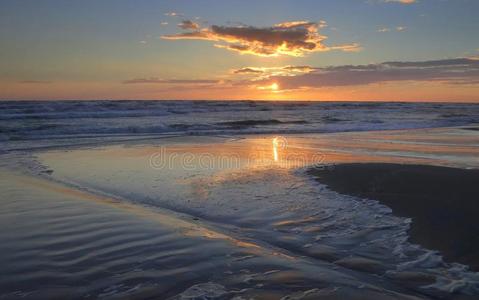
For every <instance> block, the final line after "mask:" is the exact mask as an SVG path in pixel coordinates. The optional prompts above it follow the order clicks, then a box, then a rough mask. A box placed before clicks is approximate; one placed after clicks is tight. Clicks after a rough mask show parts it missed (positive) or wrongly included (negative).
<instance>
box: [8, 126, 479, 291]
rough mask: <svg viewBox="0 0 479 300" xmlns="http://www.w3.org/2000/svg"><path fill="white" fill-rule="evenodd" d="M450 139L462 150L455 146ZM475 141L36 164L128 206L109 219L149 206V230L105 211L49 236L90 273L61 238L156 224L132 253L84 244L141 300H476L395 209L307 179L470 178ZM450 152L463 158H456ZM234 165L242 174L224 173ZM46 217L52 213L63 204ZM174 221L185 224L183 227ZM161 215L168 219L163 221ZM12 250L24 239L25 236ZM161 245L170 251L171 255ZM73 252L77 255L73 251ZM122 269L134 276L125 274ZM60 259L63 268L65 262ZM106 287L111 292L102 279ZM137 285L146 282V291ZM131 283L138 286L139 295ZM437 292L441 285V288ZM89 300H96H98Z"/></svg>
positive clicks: (299, 146) (172, 146)
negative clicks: (146, 296) (435, 168)
mask: <svg viewBox="0 0 479 300" xmlns="http://www.w3.org/2000/svg"><path fill="white" fill-rule="evenodd" d="M445 134H448V135H452V136H454V137H452V138H450V139H446V138H444V135H445ZM454 134H455V135H454ZM474 134H475V133H468V134H462V133H461V134H459V133H458V132H457V131H454V130H451V131H448V132H445V131H440V130H438V131H434V130H425V131H416V132H414V131H413V132H389V133H384V132H382V133H363V134H335V135H316V136H287V137H286V139H287V145H286V139H282V138H279V137H271V136H265V137H250V138H246V139H236V140H228V139H222V140H218V139H211V140H208V139H203V140H202V141H201V142H195V143H192V142H191V139H189V138H179V139H176V140H174V139H172V140H170V141H169V143H168V144H166V143H165V141H162V144H153V142H152V143H147V144H136V145H129V146H128V147H126V146H107V147H102V148H87V149H78V150H71V151H49V152H45V153H41V154H39V155H38V159H39V161H40V162H41V163H42V164H43V165H44V166H46V167H48V168H49V169H50V170H51V171H53V173H52V175H51V176H50V177H51V178H53V179H55V180H58V181H60V182H66V183H69V184H70V185H71V186H75V187H78V188H81V189H88V190H90V191H97V192H101V193H104V194H110V195H115V196H117V197H118V198H119V199H123V200H121V201H120V202H119V204H118V207H116V205H115V204H114V203H113V204H112V205H111V206H110V207H109V209H111V210H116V209H121V206H122V204H121V203H124V202H126V203H128V206H132V207H136V206H140V207H141V209H139V210H138V211H143V212H145V214H147V215H148V214H152V215H154V216H157V217H153V218H151V219H149V218H144V217H143V215H142V214H138V213H136V212H135V210H131V211H128V213H126V215H129V217H125V218H123V217H119V218H118V219H117V218H115V217H108V218H107V220H106V221H105V220H104V219H102V217H101V216H102V215H104V214H103V213H102V212H101V211H99V212H97V209H96V208H90V210H91V212H89V213H86V212H83V211H82V212H81V213H71V212H69V213H68V214H67V213H65V214H67V215H69V216H71V217H72V219H71V221H72V222H74V223H73V224H70V225H68V226H67V227H66V229H65V231H64V232H63V233H62V230H63V229H60V227H54V228H55V230H54V231H53V234H54V235H55V236H57V237H58V238H59V239H60V240H59V241H58V243H59V244H58V245H56V246H57V247H58V249H57V250H58V251H59V252H58V253H63V254H65V253H67V254H71V253H76V254H78V255H80V258H78V257H75V256H73V258H71V259H77V260H78V261H81V260H82V258H81V257H82V256H81V255H86V254H85V253H84V252H81V251H79V252H77V249H76V247H77V245H78V243H79V241H82V235H81V234H79V235H75V234H73V235H72V234H70V235H65V234H64V233H65V232H69V233H71V231H72V230H76V229H75V228H78V230H79V231H81V232H85V231H87V230H90V229H86V228H88V226H90V225H88V224H97V223H98V226H100V224H101V226H100V227H99V228H100V229H99V230H100V231H99V232H100V233H101V234H103V238H106V237H108V233H109V230H117V228H115V225H114V224H123V222H126V223H129V222H133V223H135V222H139V223H142V222H154V223H155V226H156V227H155V228H156V229H152V232H153V233H152V236H155V234H154V232H155V230H158V231H161V233H158V234H157V235H156V238H157V239H155V238H152V237H151V236H143V235H142V232H143V231H142V226H143V225H138V226H137V227H134V226H133V227H132V228H131V230H137V231H135V232H134V233H131V234H128V231H126V235H125V236H127V237H128V239H130V240H129V241H125V240H121V241H122V244H117V243H115V242H114V241H113V242H112V243H108V242H107V245H103V244H101V245H100V244H97V241H98V240H99V239H101V237H99V236H96V235H95V234H94V233H93V232H92V233H91V234H90V235H91V236H90V235H87V237H86V240H83V243H84V244H85V245H86V248H87V249H95V251H98V252H99V253H100V254H101V253H105V252H106V253H108V254H111V255H108V256H103V254H101V255H100V256H101V258H102V259H103V260H100V263H98V265H100V266H101V265H102V264H106V265H107V266H108V268H110V267H111V268H113V269H114V270H110V269H108V270H109V271H110V272H112V273H110V275H109V276H112V275H111V274H115V276H116V275H118V274H121V275H118V276H119V277H120V278H121V279H118V280H117V281H115V282H114V284H115V285H119V286H121V285H122V284H123V285H124V286H126V287H129V288H134V287H135V286H136V285H134V286H132V284H130V283H131V282H133V283H137V284H142V282H143V284H144V286H146V287H148V288H149V289H150V291H151V292H152V293H157V292H158V290H156V292H153V291H155V288H154V284H156V286H157V287H158V289H159V290H160V291H164V292H165V291H167V292H168V293H169V294H168V295H176V294H178V293H180V292H181V291H184V293H185V294H183V295H191V293H194V292H197V291H200V293H203V295H213V294H215V293H220V294H222V295H224V294H225V293H226V294H228V293H231V294H228V295H229V296H231V297H229V296H227V297H226V296H225V298H226V299H228V298H233V297H234V296H243V297H249V296H252V295H261V293H264V295H268V296H269V297H270V298H273V299H276V298H281V297H283V296H285V295H295V297H296V296H298V295H299V296H298V297H300V296H301V295H303V293H307V291H310V290H312V289H317V290H314V291H313V292H311V293H319V294H318V295H316V294H314V295H315V296H312V298H313V299H316V298H320V295H322V294H321V293H324V295H323V296H324V297H332V298H335V297H336V298H340V297H341V296H343V297H345V298H348V299H352V298H354V297H358V298H359V297H361V296H362V297H365V298H367V299H374V298H387V297H393V295H394V296H397V297H399V298H400V297H401V296H400V295H397V294H394V293H401V294H402V293H406V294H408V295H410V296H411V295H412V296H418V295H421V296H423V295H432V296H438V295H440V296H443V295H447V293H448V292H453V291H455V292H458V293H465V294H471V293H475V292H477V289H478V278H477V276H476V275H475V274H472V273H470V272H468V271H467V270H466V269H465V268H464V267H463V266H459V265H448V264H445V263H444V262H442V260H441V257H440V256H439V255H438V253H436V252H434V251H429V250H427V249H422V248H420V247H418V246H415V245H411V244H409V243H408V241H407V238H408V236H407V230H408V228H409V223H410V220H408V219H405V218H399V217H396V216H394V215H392V214H391V211H390V209H389V208H387V207H385V206H383V205H381V204H379V203H376V202H374V201H369V200H363V199H357V198H354V197H347V196H342V195H339V194H336V193H334V192H332V191H329V190H327V189H325V188H324V187H323V186H320V185H318V184H316V183H315V182H313V181H311V180H309V178H307V177H305V175H304V174H303V173H302V172H301V169H297V168H298V167H304V166H307V165H311V164H315V163H317V162H318V161H319V159H318V157H319V158H321V159H320V162H321V163H325V164H328V165H329V164H334V163H338V162H349V161H364V162H365V161H389V162H401V163H404V162H408V163H426V164H427V163H430V164H444V165H458V166H464V164H466V163H467V164H468V165H467V166H468V167H471V166H476V167H477V166H479V162H478V161H477V157H479V156H478V155H477V154H479V153H478V150H477V145H479V138H478V137H477V136H475V135H474ZM432 137H435V140H433V139H432ZM441 137H442V139H441ZM439 141H440V142H439ZM447 141H449V142H450V143H454V145H448V144H447ZM411 142H412V143H413V144H411ZM370 143H371V144H372V145H373V146H370ZM438 147H439V148H440V149H441V151H440V152H438V151H437V149H438ZM157 153H161V155H159V156H158V157H159V159H164V160H166V161H167V162H169V163H168V164H170V163H171V166H168V167H162V168H157V167H153V166H152V163H151V157H152V155H154V154H157ZM206 158H207V159H206ZM228 159H230V160H228ZM233 160H234V161H235V162H237V163H235V164H229V163H228V162H231V161H233ZM168 164H167V165H168ZM8 184H9V183H8V182H7V183H5V186H7V185H8ZM32 189H33V188H32ZM18 190H19V191H21V189H18ZM9 192H10V193H12V194H11V195H9V197H11V198H12V199H17V198H22V197H23V199H24V201H23V202H21V201H20V202H15V203H17V204H18V205H20V204H21V203H23V204H21V205H23V206H22V207H21V208H19V211H21V210H24V209H25V208H26V207H28V206H29V205H34V203H32V201H28V199H35V198H31V195H33V194H35V192H30V191H29V190H26V191H25V193H27V194H26V195H23V196H22V195H20V194H19V192H18V191H17V190H16V189H15V188H14V189H12V190H9ZM15 193H16V194H15ZM76 196H78V197H80V195H73V194H72V195H68V198H71V197H76ZM29 197H30V198H29ZM49 197H50V198H49ZM55 197H56V198H55ZM55 197H53V196H45V197H43V198H42V199H43V200H42V201H46V199H57V198H58V197H59V196H58V195H57V196H55ZM62 197H63V196H62ZM65 197H66V196H65ZM84 200H85V199H83V198H82V201H84ZM77 201H78V200H77ZM99 202H100V203H99V204H101V202H102V201H99ZM9 203H10V202H9ZM13 203H14V202H11V203H10V204H9V205H14V204H13ZM35 203H36V202H35ZM39 203H43V202H39ZM45 203H50V204H48V205H51V207H54V203H56V202H55V201H53V202H48V201H46V202H45ZM52 203H53V204H52ZM73 203H76V202H75V201H73ZM80 203H81V201H80ZM15 205H16V204H15ZM75 205H76V204H74V205H73V207H75ZM8 209H11V208H8ZM8 209H7V211H8ZM165 209H171V210H173V211H176V212H182V213H184V214H182V215H181V216H180V220H181V221H177V220H176V219H177V217H178V216H176V215H175V214H170V213H168V211H166V212H165ZM156 210H160V211H162V212H163V213H159V214H157V213H156V212H155V211H156ZM45 213H46V214H47V215H45V218H44V219H45V220H44V219H43V217H42V216H43V215H42V214H37V216H38V217H37V218H38V220H40V219H41V222H49V221H46V219H49V220H52V222H53V223H55V224H61V222H60V221H56V220H61V219H62V216H61V215H62V213H63V212H62V211H61V210H58V209H57V210H55V209H49V210H46V211H45ZM48 214H53V215H54V216H50V215H48ZM83 214H85V215H87V216H88V217H90V216H92V218H93V219H94V222H90V223H88V222H85V221H84V220H85V219H84V217H83ZM25 216H26V217H28V216H31V215H28V213H27V214H26V215H25ZM135 216H136V217H135ZM137 217H139V220H138V219H137ZM131 218H133V219H134V221H131V220H132V219H131ZM147 220H149V221H147ZM31 221H32V223H31V226H32V227H31V228H36V230H37V232H34V233H35V234H36V233H38V234H40V233H41V232H38V230H40V231H41V230H45V228H46V227H41V226H38V224H35V218H33V219H32V220H31ZM95 226H96V225H95ZM102 226H105V227H102ZM145 226H146V225H145ZM109 228H110V229H109ZM121 228H122V230H124V229H123V228H128V226H127V225H125V226H124V227H121ZM145 228H150V227H148V226H146V227H145ZM57 229H58V230H59V231H56V230H57ZM16 230H19V229H16ZM115 232H116V231H115ZM24 233H25V232H24ZM15 236H16V238H18V239H20V240H21V239H22V235H15ZM114 236H115V238H117V237H116V235H114ZM118 238H119V237H118ZM163 238H164V239H166V240H167V241H168V242H167V243H162V242H161V239H163ZM65 239H67V240H68V239H69V240H68V241H69V242H68V243H63V241H64V240H65ZM26 241H28V239H27V238H25V240H22V241H20V242H18V241H16V243H14V244H10V245H27V246H28V242H26ZM54 241H56V240H54ZM17 242H18V243H17ZM7 244H8V243H7ZM72 245H73V246H72ZM62 247H63V248H62ZM70 247H71V248H70ZM110 247H111V248H110ZM122 247H124V248H122ZM26 249H27V250H22V251H27V252H26V253H28V251H31V247H30V248H29V247H26ZM123 249H128V251H126V252H124V251H123ZM47 250H48V251H50V249H46V250H45V251H47ZM22 251H16V252H17V253H22ZM48 251H47V254H48V253H49V252H48ZM196 253H198V256H197V255H196ZM206 256H207V257H206ZM22 257H23V259H24V256H22ZM95 257H96V256H94V255H93V256H92V259H93V258H95ZM116 257H120V258H121V259H126V260H127V261H132V262H133V263H130V264H129V263H123V264H120V263H116V260H115V259H116ZM56 258H58V259H62V256H59V257H56ZM31 259H32V260H33V261H30V264H29V265H30V266H35V264H36V262H35V257H31ZM65 259H66V260H67V258H65ZM156 259H159V261H160V263H158V262H157V261H156ZM137 260H138V261H141V262H142V263H141V264H140V267H139V270H140V271H139V272H138V273H131V272H133V271H132V270H133V269H134V266H137V265H136V263H134V262H135V261H137ZM18 261H19V260H18V259H17V260H16V262H18ZM75 261H76V260H75ZM7 262H8V261H6V263H7ZM67 262H68V263H71V262H70V261H68V260H67ZM46 263H47V264H55V263H57V262H56V261H55V260H52V261H47V262H46ZM90 263H91V265H94V263H93V262H90ZM81 266H82V264H81V263H78V264H75V267H81ZM10 268H11V269H15V266H14V265H10ZM212 268H214V269H215V271H212ZM67 269H68V268H67ZM160 269H161V271H160ZM62 270H63V271H64V270H65V269H62ZM28 272H35V269H34V268H31V269H29V270H28ZM145 272H146V273H145ZM158 273H160V275H159V276H158ZM171 274H173V275H174V278H175V280H179V281H178V282H177V284H175V285H174V288H173V287H172V286H173V283H172V281H171V280H166V279H165V276H167V275H168V276H171ZM215 274H216V275H215ZM378 275H379V276H378ZM77 276H78V277H75V278H74V279H75V281H76V280H80V278H82V275H81V274H77ZM97 276H98V278H103V279H104V280H106V279H105V277H104V276H103V275H97ZM102 276H103V277H102ZM115 276H113V277H115ZM162 276H163V277H162ZM141 277H145V278H147V280H143V281H142V280H140V279H138V280H136V279H137V278H141ZM115 278H117V277H115ZM128 278H133V279H132V280H131V282H130V281H129V280H128ZM155 278H157V279H155ZM158 278H159V279H158ZM160 279H161V280H164V282H162V281H161V280H160ZM85 280H86V281H87V279H85ZM436 280H437V282H439V283H440V284H436V285H434V282H436ZM25 282H27V281H25ZM144 282H147V283H146V284H145V283H144ZM103 284H104V283H103ZM65 285H67V286H68V284H66V283H65ZM112 285H113V283H112ZM25 286H27V285H25ZM19 289H20V290H21V288H20V287H19ZM121 289H122V288H118V289H116V290H115V289H113V290H115V291H117V290H121ZM138 289H139V290H142V288H138ZM211 289H213V290H214V291H213V292H212V291H211ZM232 290H234V291H236V292H235V293H233V292H232ZM143 291H144V290H143ZM239 291H242V292H239ZM378 291H381V292H378ZM392 291H394V292H392ZM96 292H98V291H96ZM208 293H211V294H208ZM238 293H239V294H238ZM375 293H379V294H380V296H379V294H375ZM92 294H93V295H98V294H95V292H94V291H92ZM373 294H374V295H373ZM155 295H158V294H155ZM365 295H367V296H365ZM316 296H317V297H316ZM260 298H261V297H260ZM265 298H266V297H265ZM179 299H181V297H180V298H179Z"/></svg>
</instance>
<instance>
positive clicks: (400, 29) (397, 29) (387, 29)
mask: <svg viewBox="0 0 479 300" xmlns="http://www.w3.org/2000/svg"><path fill="white" fill-rule="evenodd" d="M406 29H407V27H405V26H396V27H395V28H394V29H393V30H396V31H398V32H401V31H405V30H406ZM390 31H391V28H388V27H382V28H379V29H378V30H377V32H390Z"/></svg>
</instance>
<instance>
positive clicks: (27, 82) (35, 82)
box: [18, 80, 52, 84]
mask: <svg viewBox="0 0 479 300" xmlns="http://www.w3.org/2000/svg"><path fill="white" fill-rule="evenodd" d="M18 83H21V84H50V83H52V82H51V81H46V80H23V81H19V82H18Z"/></svg>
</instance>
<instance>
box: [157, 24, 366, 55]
mask: <svg viewBox="0 0 479 300" xmlns="http://www.w3.org/2000/svg"><path fill="white" fill-rule="evenodd" d="M325 26H326V23H325V22H324V21H321V22H309V21H292V22H284V23H279V24H276V25H273V26H271V27H254V26H245V25H239V26H218V25H213V26H211V27H209V28H203V29H200V30H194V31H190V32H184V33H178V34H173V35H165V36H162V38H163V39H167V40H185V39H192V40H207V41H213V42H219V43H217V44H215V46H216V47H218V48H224V49H228V50H230V51H236V52H239V53H241V54H253V55H258V56H279V55H289V56H304V55H305V54H306V53H311V52H321V51H331V50H341V51H358V50H360V46H359V45H358V44H357V43H352V44H346V45H335V46H327V45H325V44H324V41H325V40H326V39H327V37H326V36H324V35H321V34H320V33H319V29H320V28H323V27H325Z"/></svg>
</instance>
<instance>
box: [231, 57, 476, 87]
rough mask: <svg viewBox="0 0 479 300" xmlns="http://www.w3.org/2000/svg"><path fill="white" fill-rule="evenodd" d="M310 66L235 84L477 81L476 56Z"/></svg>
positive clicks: (353, 84)
mask: <svg viewBox="0 0 479 300" xmlns="http://www.w3.org/2000/svg"><path fill="white" fill-rule="evenodd" d="M310 68H311V71H310V72H308V73H302V74H296V75H294V74H293V75H292V74H287V75H271V76H267V77H265V76H262V77H260V78H254V79H251V80H249V81H241V82H238V83H237V84H241V85H252V86H255V85H256V86H267V85H270V84H272V83H277V84H278V85H279V86H280V87H281V89H286V90H290V89H300V88H321V87H336V86H355V85H368V84H375V83H382V82H394V81H439V82H443V83H448V84H478V82H479V60H478V59H472V58H456V59H444V60H430V61H420V62H407V61H406V62H402V61H393V62H384V63H379V64H369V65H343V66H331V67H320V68H312V67H310Z"/></svg>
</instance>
